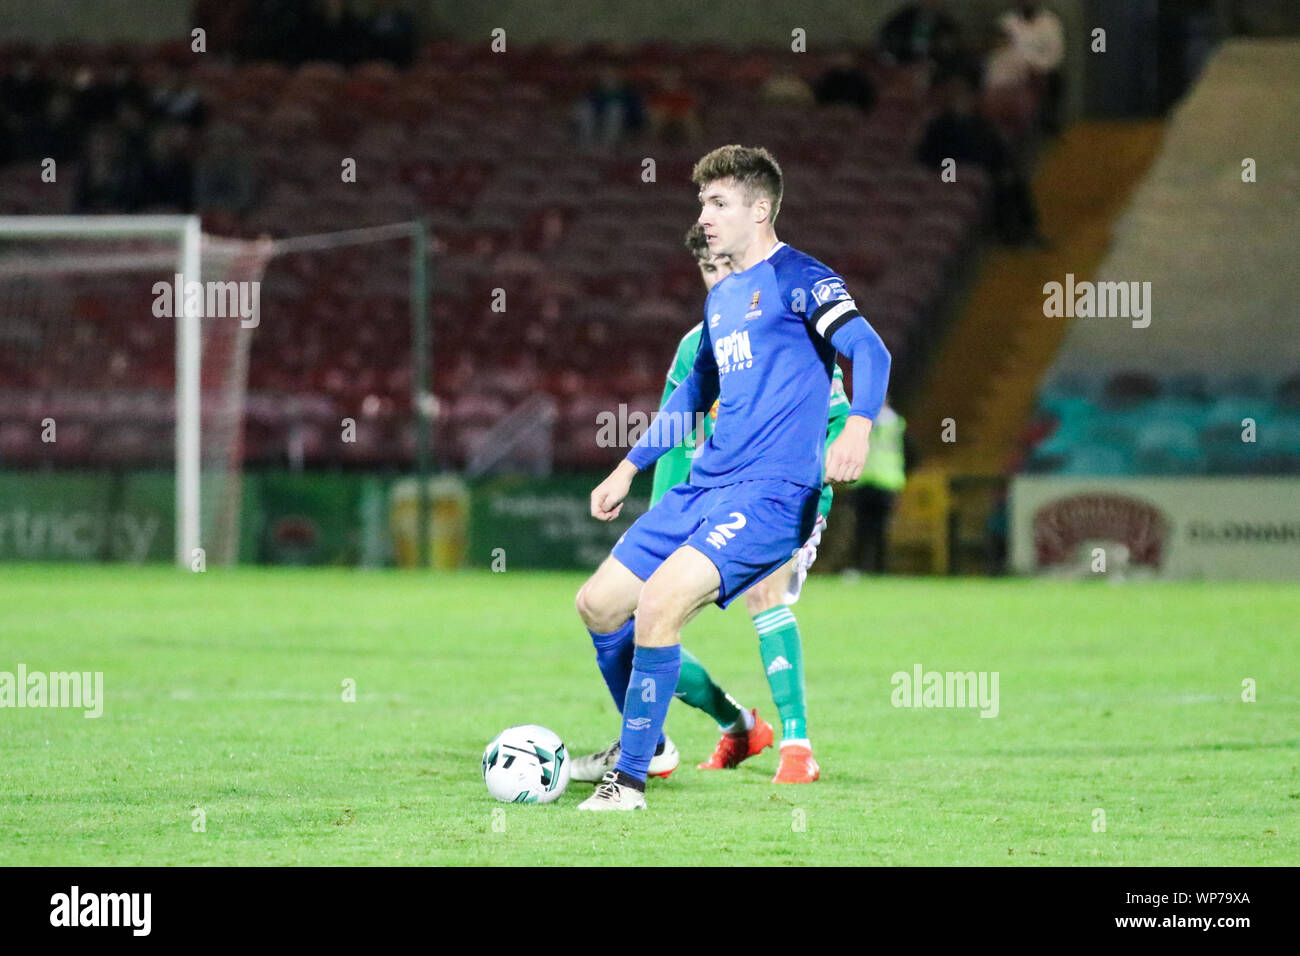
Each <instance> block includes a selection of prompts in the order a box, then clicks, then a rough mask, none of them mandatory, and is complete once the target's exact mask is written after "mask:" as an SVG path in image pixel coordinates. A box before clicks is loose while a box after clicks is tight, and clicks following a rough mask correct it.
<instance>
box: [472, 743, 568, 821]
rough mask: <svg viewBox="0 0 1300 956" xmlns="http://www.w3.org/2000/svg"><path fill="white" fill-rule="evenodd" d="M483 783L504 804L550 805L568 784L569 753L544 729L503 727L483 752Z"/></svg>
mask: <svg viewBox="0 0 1300 956" xmlns="http://www.w3.org/2000/svg"><path fill="white" fill-rule="evenodd" d="M483 782H484V783H486V784H487V788H488V793H490V794H492V796H494V797H496V798H497V799H498V800H501V801H503V802H505V803H550V802H551V801H552V800H555V799H557V798H558V797H559V796H560V794H562V793H564V788H565V787H567V786H568V785H569V752H568V751H567V750H565V749H564V742H563V741H562V740H560V738H559V737H557V736H556V735H555V734H554V733H552V732H551V731H549V730H547V729H546V728H545V727H539V726H537V725H536V724H521V725H520V726H518V727H507V728H506V729H505V730H503V731H501V733H499V734H497V735H496V738H495V739H494V740H493V741H492V742H491V743H490V744H488V745H487V749H486V750H484V751H483Z"/></svg>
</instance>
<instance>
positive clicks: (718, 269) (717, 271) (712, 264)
mask: <svg viewBox="0 0 1300 956" xmlns="http://www.w3.org/2000/svg"><path fill="white" fill-rule="evenodd" d="M730 274H731V263H730V262H728V261H727V260H726V259H724V258H723V257H722V256H711V257H710V258H708V259H704V260H702V261H701V262H700V275H701V276H702V277H703V279H704V289H705V291H706V292H708V291H710V290H712V289H713V287H714V286H715V285H717V284H718V283H719V282H721V281H722V280H723V279H724V278H726V277H727V276H728V275H730Z"/></svg>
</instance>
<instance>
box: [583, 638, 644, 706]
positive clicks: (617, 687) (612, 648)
mask: <svg viewBox="0 0 1300 956" xmlns="http://www.w3.org/2000/svg"><path fill="white" fill-rule="evenodd" d="M635 631H636V618H634V617H630V618H628V619H627V623H626V624H624V625H623V626H622V627H620V628H619V629H618V630H617V631H611V632H610V633H608V634H597V633H596V632H595V631H593V630H590V629H588V631H587V633H588V634H590V635H591V643H593V644H595V645H596V666H597V667H599V668H600V676H601V677H603V678H605V686H606V687H608V688H609V695H610V696H611V697H613V698H614V706H615V707H617V708H618V712H619V713H620V714H621V713H623V699H624V698H625V697H627V681H628V678H629V677H631V676H632V648H633V644H632V638H633V635H634V634H635Z"/></svg>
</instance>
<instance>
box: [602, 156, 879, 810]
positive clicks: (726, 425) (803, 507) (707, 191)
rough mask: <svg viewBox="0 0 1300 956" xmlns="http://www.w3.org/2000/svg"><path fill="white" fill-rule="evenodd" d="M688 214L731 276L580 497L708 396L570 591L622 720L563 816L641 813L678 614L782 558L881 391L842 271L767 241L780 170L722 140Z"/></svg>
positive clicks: (720, 599)
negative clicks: (841, 410) (689, 356)
mask: <svg viewBox="0 0 1300 956" xmlns="http://www.w3.org/2000/svg"><path fill="white" fill-rule="evenodd" d="M691 180H692V181H693V182H694V183H695V184H696V185H698V186H699V187H700V203H701V206H702V209H701V212H700V216H699V223H700V225H701V226H702V227H703V228H704V233H705V237H706V238H707V240H708V244H709V250H710V251H711V252H713V253H714V255H722V256H726V257H727V258H728V259H730V261H731V265H732V273H731V275H729V276H727V277H726V278H724V279H722V280H721V281H719V282H718V283H717V285H715V286H714V287H713V289H712V290H711V291H710V292H709V295H708V298H707V299H706V300H705V303H704V314H705V320H704V326H703V335H701V337H700V349H699V352H698V353H697V354H696V357H695V365H694V367H693V369H692V371H691V374H690V375H689V376H687V378H686V379H685V381H683V382H682V383H681V384H680V385H679V386H678V387H677V390H676V391H674V392H673V395H672V397H671V398H670V399H669V400H668V402H667V404H665V405H664V407H663V408H662V409H661V410H660V413H659V415H658V416H657V417H656V418H655V420H654V422H653V423H652V424H651V426H650V428H649V429H647V430H646V432H645V434H644V435H642V437H641V440H640V441H638V442H637V444H636V446H635V447H634V448H632V450H631V451H630V452H629V453H628V455H627V457H626V458H625V459H624V460H623V461H621V462H619V464H618V466H617V467H616V468H615V469H614V471H613V472H611V473H610V475H609V477H608V478H606V479H605V480H604V481H602V482H601V483H600V484H599V485H598V486H597V487H596V489H595V490H594V491H592V493H591V514H592V516H593V517H595V518H598V519H600V520H602V521H612V520H613V519H614V518H616V517H618V514H619V512H620V511H621V510H622V507H623V505H622V502H623V499H624V498H626V497H627V493H628V490H629V489H630V487H631V483H632V477H633V476H634V475H635V474H636V473H637V472H638V471H640V470H641V469H643V468H646V467H648V466H650V465H652V464H654V462H655V461H656V460H657V459H658V458H659V456H661V455H662V454H664V452H666V451H668V450H669V449H670V448H672V447H673V446H675V445H677V444H678V443H680V442H681V441H682V439H683V438H684V437H685V434H686V433H687V432H689V430H690V428H692V427H694V422H695V421H696V417H695V416H696V413H703V412H707V411H708V410H709V409H710V408H711V407H712V405H713V402H714V400H715V399H716V400H717V401H718V419H717V424H716V426H715V428H714V432H713V435H712V436H711V437H710V438H709V440H708V442H707V443H706V444H705V445H704V447H703V448H702V449H701V450H700V452H699V453H698V455H697V456H696V458H695V460H694V463H693V465H692V467H691V476H690V481H689V482H688V483H685V484H681V485H678V486H676V487H674V488H673V489H671V490H670V491H669V492H668V493H667V494H665V495H664V496H663V498H661V499H660V501H659V502H658V504H656V505H655V506H654V507H653V508H651V509H650V510H649V511H647V512H646V513H645V514H643V515H642V516H641V517H640V518H638V519H637V521H636V522H635V523H634V524H633V525H632V527H630V528H629V529H628V530H627V532H626V533H625V534H624V535H623V537H621V538H620V539H619V540H618V542H617V543H616V544H615V545H614V548H613V550H612V551H611V552H610V556H609V557H608V558H606V559H605V561H604V562H603V563H602V564H601V566H600V567H599V568H597V569H596V571H595V573H594V574H593V575H592V576H591V577H590V578H589V579H588V580H587V582H586V583H585V584H584V585H583V586H582V588H581V590H579V592H578V597H577V601H576V603H577V608H578V614H579V616H580V617H581V618H582V620H583V623H585V624H586V626H587V630H588V632H589V633H590V634H591V638H592V642H593V643H594V644H595V647H596V663H597V666H599V668H600V671H601V674H602V676H603V677H604V678H605V683H606V685H607V686H608V687H609V691H610V694H611V695H612V696H613V698H614V702H615V704H617V705H618V706H619V710H620V712H621V713H622V715H623V727H622V732H621V737H620V744H621V752H620V755H619V759H618V764H617V766H616V767H615V768H614V769H613V770H611V771H609V772H608V773H607V774H605V777H604V779H603V780H602V781H601V783H600V784H599V785H598V786H597V787H596V790H595V792H594V793H593V794H592V795H591V796H590V797H589V798H588V799H586V800H585V801H583V803H582V804H581V805H580V806H579V809H580V810H641V809H645V806H646V802H645V780H646V771H647V769H648V767H649V763H650V758H651V757H652V756H653V754H654V752H655V747H656V746H657V745H658V742H659V740H660V736H661V733H662V730H663V725H664V719H665V718H666V716H667V713H668V705H669V704H670V703H671V702H672V699H673V691H674V690H675V689H676V686H677V678H678V675H679V674H680V671H681V645H680V633H681V629H682V627H683V625H685V624H686V622H687V621H689V620H690V619H691V618H692V617H694V616H695V615H696V614H697V613H699V612H700V611H701V610H702V609H703V608H704V607H705V606H706V605H708V604H710V603H716V604H718V605H719V606H720V607H726V606H727V605H728V604H729V603H730V602H731V601H732V600H734V599H735V598H736V597H737V595H739V594H741V593H743V592H744V591H745V590H746V589H747V588H748V587H750V586H751V585H752V584H754V583H755V582H757V581H760V580H762V579H763V578H765V577H766V576H767V575H768V574H770V573H771V572H772V571H774V570H776V569H777V568H778V567H780V566H781V565H783V564H784V563H785V562H787V561H789V560H790V557H791V555H793V554H795V553H797V552H798V550H799V548H800V547H801V546H802V545H803V543H804V541H806V540H807V538H808V535H809V533H810V532H811V530H812V526H813V522H814V520H815V519H816V516H817V503H818V500H819V498H820V497H821V489H822V484H823V475H824V477H825V480H827V481H853V480H855V479H856V478H858V476H859V475H860V474H861V473H862V467H863V463H864V462H865V461H866V457H867V443H868V435H869V434H870V432H871V423H872V421H873V420H874V419H875V417H876V415H877V414H878V413H879V412H880V407H881V405H882V404H883V402H884V397H885V391H886V389H887V387H888V384H889V352H888V350H887V349H886V348H885V346H884V343H883V342H882V341H881V340H880V336H879V335H877V334H876V332H875V331H874V330H873V329H872V328H871V326H870V325H868V324H867V321H866V319H864V318H863V317H862V314H861V313H860V312H858V310H857V306H856V305H855V304H854V302H853V299H852V298H851V297H850V296H849V294H848V290H847V289H846V288H845V285H844V280H843V279H842V278H840V277H839V276H838V275H836V274H835V273H834V272H832V271H831V270H830V269H829V268H827V267H826V266H825V265H823V264H822V263H820V262H818V261H817V260H816V259H813V258H812V257H811V256H808V255H805V254H804V253H801V252H798V251H797V250H795V249H792V248H790V247H789V246H787V245H786V244H785V243H783V242H780V241H778V240H777V238H776V231H775V227H774V223H775V221H776V216H777V213H778V212H779V211H780V208H781V195H782V189H783V182H782V175H781V168H780V166H778V165H777V162H776V160H775V159H774V158H773V157H772V155H771V154H770V153H768V152H767V150H765V149H761V148H757V147H746V146H723V147H720V148H718V149H715V150H714V151H713V152H711V153H709V154H708V155H706V156H704V157H703V158H702V159H701V160H700V161H699V162H698V163H696V165H695V169H694V171H693V172H692V175H691ZM837 351H838V352H839V353H840V354H841V355H844V356H847V357H848V358H850V359H852V361H853V403H852V411H851V413H850V415H849V419H848V421H847V423H846V424H845V426H844V430H843V432H841V434H840V437H839V438H837V439H836V440H835V441H834V442H833V443H832V444H831V446H830V448H829V449H827V451H826V460H825V463H824V465H825V471H824V472H823V461H822V447H823V444H824V442H825V437H826V418H827V412H828V408H829V403H830V383H831V374H832V367H833V365H834V363H835V353H836V352H837Z"/></svg>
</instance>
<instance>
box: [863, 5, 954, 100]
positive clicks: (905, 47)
mask: <svg viewBox="0 0 1300 956" xmlns="http://www.w3.org/2000/svg"><path fill="white" fill-rule="evenodd" d="M880 47H881V50H882V51H883V52H884V53H885V55H886V56H887V57H888V58H890V59H892V60H893V61H894V62H896V63H902V64H910V63H929V64H930V65H931V67H932V69H933V72H934V77H933V79H934V82H935V83H939V82H942V81H943V80H944V79H945V78H946V77H947V76H949V75H950V74H952V73H954V72H957V71H959V70H961V69H963V68H965V67H966V65H967V56H966V52H965V49H964V47H963V44H962V37H961V29H960V28H959V27H958V26H957V21H955V20H954V19H953V18H952V17H951V16H949V15H948V12H947V10H946V9H945V2H944V0H916V2H914V3H909V4H906V5H905V6H904V7H903V8H902V9H900V10H899V11H898V12H897V13H895V14H894V15H893V16H892V17H890V18H889V19H888V20H886V21H885V25H884V26H883V27H882V28H881V30H880Z"/></svg>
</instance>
